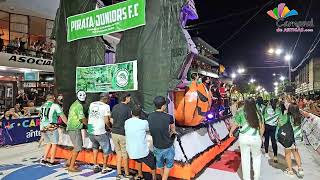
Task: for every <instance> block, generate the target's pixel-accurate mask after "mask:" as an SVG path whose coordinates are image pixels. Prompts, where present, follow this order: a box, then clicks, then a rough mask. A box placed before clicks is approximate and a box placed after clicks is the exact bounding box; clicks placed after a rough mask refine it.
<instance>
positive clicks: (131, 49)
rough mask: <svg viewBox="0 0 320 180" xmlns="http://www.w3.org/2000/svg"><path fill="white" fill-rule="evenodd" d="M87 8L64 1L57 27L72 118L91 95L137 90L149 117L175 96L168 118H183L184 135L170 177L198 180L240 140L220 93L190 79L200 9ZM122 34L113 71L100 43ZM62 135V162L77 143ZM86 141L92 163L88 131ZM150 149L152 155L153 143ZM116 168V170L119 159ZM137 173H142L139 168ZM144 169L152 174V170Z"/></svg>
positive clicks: (147, 4) (60, 71) (138, 2)
mask: <svg viewBox="0 0 320 180" xmlns="http://www.w3.org/2000/svg"><path fill="white" fill-rule="evenodd" d="M85 1H86V2H87V3H83V2H82V0H75V1H68V0H61V1H60V7H59V9H58V12H57V17H56V20H55V28H54V32H55V35H54V37H55V38H56V41H57V50H56V53H55V56H54V62H55V74H56V83H57V87H58V91H59V92H62V93H63V94H64V97H65V99H64V110H65V113H67V109H69V106H70V104H71V103H72V102H73V101H74V100H75V92H76V90H84V91H86V92H87V93H88V99H87V101H88V102H87V103H90V102H92V101H94V100H97V99H98V98H97V97H98V96H97V95H98V93H101V92H121V91H131V94H132V97H133V98H132V99H133V103H138V104H141V105H142V107H143V109H144V111H145V112H146V114H147V113H148V112H152V111H153V110H154V108H153V98H154V97H155V96H157V95H162V96H165V97H168V98H169V99H170V101H171V103H170V104H169V105H168V113H170V114H172V115H173V116H175V119H176V125H177V132H178V137H177V138H176V140H175V142H174V146H175V151H176V155H175V165H174V167H173V169H172V170H171V172H170V176H171V177H175V178H179V179H192V178H196V177H197V176H198V175H199V174H200V173H201V172H202V171H203V170H204V169H205V167H207V166H209V165H210V164H211V163H212V162H213V161H214V160H215V159H216V158H218V157H219V156H220V155H221V154H222V153H223V152H224V151H225V150H226V149H227V148H228V147H229V146H230V145H231V144H232V143H233V142H234V138H229V136H228V134H229V127H230V126H229V118H230V115H229V114H227V113H221V112H222V111H223V110H222V111H219V108H218V106H217V107H216V106H213V98H212V94H211V92H210V90H208V89H207V88H206V87H205V86H204V85H203V84H202V83H197V82H195V81H190V79H189V81H188V79H187V73H188V72H190V70H191V64H192V62H193V61H195V59H196V58H197V57H199V56H200V58H201V55H199V51H198V49H197V48H196V44H195V43H194V42H193V40H192V38H191V37H190V35H189V33H188V31H187V30H185V29H184V27H185V24H186V22H187V21H188V20H190V19H191V20H193V19H197V18H198V15H197V12H196V9H195V5H194V2H193V1H192V0H177V1H173V2H172V1H170V2H169V1H164V0H154V1H145V0H129V1H124V2H121V3H117V4H115V5H111V6H106V7H104V8H100V9H96V10H94V9H95V3H93V2H92V1H89V0H85ZM84 4H86V5H84ZM117 12H118V13H117ZM81 13H82V14H81ZM66 19H67V21H65V20H66ZM91 21H92V22H91ZM114 32H122V36H121V40H120V43H119V44H118V45H117V47H116V56H115V61H113V62H112V64H105V51H104V44H103V40H102V39H101V38H100V36H102V35H105V34H109V33H114ZM202 59H205V60H204V63H210V62H208V59H207V58H203V57H202ZM211 63H212V62H211ZM216 64H217V63H216ZM211 65H212V64H211ZM217 65H218V66H219V64H217ZM66 68H67V70H68V72H67V71H66ZM196 73H199V74H201V72H199V71H197V72H196ZM216 78H217V77H216ZM75 87H76V88H75ZM221 105H222V104H220V106H221ZM220 106H219V107H220ZM60 134H61V136H60V141H59V148H58V151H57V157H59V158H68V156H69V155H70V149H71V147H72V143H71V141H70V139H69V136H68V135H67V134H66V133H65V131H64V130H63V129H61V130H60ZM83 138H84V148H85V150H83V151H82V152H81V153H80V154H79V156H78V160H79V161H83V162H87V163H92V153H91V147H92V145H91V142H90V140H89V139H88V137H87V136H86V133H85V130H83ZM149 146H150V149H152V141H151V140H150V143H149ZM99 161H100V162H102V156H99ZM108 163H109V165H112V166H115V165H116V155H115V154H114V155H112V156H111V157H110V158H109V162H108ZM130 168H132V169H136V167H135V162H134V161H130ZM143 170H144V171H146V172H148V171H149V169H148V168H147V167H146V166H143Z"/></svg>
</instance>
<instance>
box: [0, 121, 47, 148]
mask: <svg viewBox="0 0 320 180" xmlns="http://www.w3.org/2000/svg"><path fill="white" fill-rule="evenodd" d="M40 137H41V132H40V118H39V117H32V118H21V119H12V120H2V128H1V129H0V143H2V144H1V145H16V144H23V143H28V142H33V141H38V140H39V139H40Z"/></svg>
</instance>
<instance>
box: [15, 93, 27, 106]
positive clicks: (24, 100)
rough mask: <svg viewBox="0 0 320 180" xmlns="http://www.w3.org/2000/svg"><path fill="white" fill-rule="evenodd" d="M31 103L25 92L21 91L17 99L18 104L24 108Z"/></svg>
mask: <svg viewBox="0 0 320 180" xmlns="http://www.w3.org/2000/svg"><path fill="white" fill-rule="evenodd" d="M28 101H29V99H28V96H27V95H26V94H25V93H24V92H23V91H19V92H18V96H17V97H16V103H19V104H20V105H22V106H25V105H26V104H27V102H28Z"/></svg>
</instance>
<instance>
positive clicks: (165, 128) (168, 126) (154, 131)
mask: <svg viewBox="0 0 320 180" xmlns="http://www.w3.org/2000/svg"><path fill="white" fill-rule="evenodd" d="M153 103H154V105H155V108H156V111H155V112H152V113H151V114H150V115H149V116H148V122H149V128H150V133H151V136H152V139H153V146H154V151H153V153H154V155H155V157H156V161H157V162H156V164H157V167H158V168H160V173H161V176H162V180H167V179H168V177H169V172H170V169H171V168H172V167H173V165H174V156H175V149H174V146H173V143H174V137H175V134H176V130H175V125H174V119H173V116H171V115H169V114H167V113H166V112H165V110H166V108H167V104H168V103H169V102H168V100H166V98H164V97H162V96H157V97H155V98H154V100H153Z"/></svg>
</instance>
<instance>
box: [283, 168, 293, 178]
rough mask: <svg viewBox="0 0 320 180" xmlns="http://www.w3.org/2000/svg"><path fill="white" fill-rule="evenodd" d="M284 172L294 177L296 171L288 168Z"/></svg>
mask: <svg viewBox="0 0 320 180" xmlns="http://www.w3.org/2000/svg"><path fill="white" fill-rule="evenodd" d="M284 173H285V174H286V175H287V176H290V177H293V176H294V172H293V171H290V170H289V169H286V170H285V171H284Z"/></svg>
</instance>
